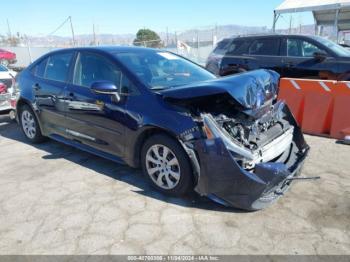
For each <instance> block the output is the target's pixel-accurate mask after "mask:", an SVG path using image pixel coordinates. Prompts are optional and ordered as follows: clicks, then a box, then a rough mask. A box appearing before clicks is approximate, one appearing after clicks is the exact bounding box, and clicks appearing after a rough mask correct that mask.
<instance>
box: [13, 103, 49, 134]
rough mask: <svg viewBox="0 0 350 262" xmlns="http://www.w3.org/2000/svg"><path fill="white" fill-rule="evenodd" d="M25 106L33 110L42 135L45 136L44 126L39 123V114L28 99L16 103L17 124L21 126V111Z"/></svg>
mask: <svg viewBox="0 0 350 262" xmlns="http://www.w3.org/2000/svg"><path fill="white" fill-rule="evenodd" d="M24 105H26V106H29V108H30V109H32V111H33V113H34V115H35V117H36V119H37V122H38V123H39V128H40V131H41V133H42V134H43V128H42V125H41V122H40V121H39V117H38V114H37V111H36V110H35V108H34V107H33V105H32V103H31V102H30V101H28V100H27V99H25V98H23V97H21V98H19V99H18V101H17V103H16V119H17V122H18V123H19V124H20V116H19V114H20V111H21V107H23V106H24Z"/></svg>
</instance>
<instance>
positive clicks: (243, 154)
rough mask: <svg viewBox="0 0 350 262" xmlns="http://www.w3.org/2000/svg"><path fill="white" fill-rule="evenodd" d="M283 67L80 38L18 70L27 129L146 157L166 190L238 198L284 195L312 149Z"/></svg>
mask: <svg viewBox="0 0 350 262" xmlns="http://www.w3.org/2000/svg"><path fill="white" fill-rule="evenodd" d="M278 81H279V76H278V74H277V73H275V72H273V71H267V70H259V71H255V72H249V73H246V74H242V75H239V76H233V77H227V78H222V79H220V78H216V77H215V76H214V75H213V74H211V73H210V72H208V71H207V70H205V69H203V68H202V67H200V66H198V65H196V64H194V63H192V62H190V61H188V60H186V59H183V58H182V57H180V56H177V55H175V54H172V53H169V52H166V51H161V50H159V49H146V48H136V47H109V48H107V47H99V48H75V49H66V50H60V51H54V52H52V53H49V54H47V55H45V56H43V57H42V58H40V59H39V60H37V61H36V62H34V63H33V64H32V65H30V66H29V67H28V68H27V69H25V70H24V71H22V72H21V74H20V76H19V77H18V85H19V88H20V90H21V93H20V97H19V100H18V104H17V111H18V118H19V123H20V125H21V128H22V130H23V133H24V135H25V136H26V138H27V139H28V140H29V141H31V142H33V143H37V142H42V141H43V140H44V138H45V137H50V138H52V139H54V140H57V141H60V142H63V143H66V144H68V145H72V146H74V147H77V148H80V149H82V150H85V151H88V152H91V153H94V154H96V155H99V156H102V157H105V158H108V159H111V160H114V161H122V162H125V163H127V164H128V165H130V166H132V167H142V169H143V172H144V174H145V175H146V177H147V178H148V179H149V181H150V183H152V185H153V186H154V187H156V188H157V189H158V190H160V191H162V192H164V193H167V194H170V195H173V196H180V195H183V194H185V193H187V192H189V191H191V190H193V188H195V190H196V191H197V192H198V193H199V194H201V195H204V196H208V197H209V198H211V199H213V200H215V201H217V202H219V203H222V204H225V205H230V206H234V207H238V208H241V209H248V210H257V209H262V208H264V207H266V206H267V205H269V204H271V203H273V202H274V201H276V200H277V199H278V198H279V197H280V196H282V195H283V193H284V192H285V191H286V190H287V189H288V188H289V186H290V185H291V183H292V181H293V179H294V178H295V176H298V175H299V174H300V172H301V168H302V166H303V162H304V160H305V157H306V155H307V152H308V146H307V144H306V143H305V141H304V138H303V135H302V133H301V130H300V128H299V127H298V126H297V124H296V122H295V120H294V118H293V116H292V114H291V113H290V111H289V109H288V107H287V105H285V104H284V103H283V102H281V101H277V99H276V97H277V89H278Z"/></svg>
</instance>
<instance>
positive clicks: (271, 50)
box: [249, 38, 280, 55]
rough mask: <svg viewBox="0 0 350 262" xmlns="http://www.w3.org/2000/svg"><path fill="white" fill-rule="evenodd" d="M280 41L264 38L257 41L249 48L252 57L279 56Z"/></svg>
mask: <svg viewBox="0 0 350 262" xmlns="http://www.w3.org/2000/svg"><path fill="white" fill-rule="evenodd" d="M279 43H280V41H279V39H276V38H263V39H259V40H255V41H254V43H253V44H252V46H251V47H250V48H249V54H250V55H278V52H279Z"/></svg>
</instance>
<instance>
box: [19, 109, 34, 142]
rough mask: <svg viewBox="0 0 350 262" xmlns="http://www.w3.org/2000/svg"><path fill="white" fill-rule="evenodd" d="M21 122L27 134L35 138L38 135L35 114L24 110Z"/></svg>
mask: <svg viewBox="0 0 350 262" xmlns="http://www.w3.org/2000/svg"><path fill="white" fill-rule="evenodd" d="M21 123H22V128H23V131H24V133H25V135H26V136H27V137H28V138H30V139H33V138H34V137H35V135H36V124H35V119H34V116H33V114H32V113H31V112H29V111H27V110H24V111H23V112H22V115H21Z"/></svg>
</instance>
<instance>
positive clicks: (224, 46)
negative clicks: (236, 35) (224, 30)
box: [213, 39, 231, 55]
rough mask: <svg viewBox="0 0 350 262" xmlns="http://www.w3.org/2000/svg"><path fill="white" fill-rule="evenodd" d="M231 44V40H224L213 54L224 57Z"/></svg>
mask: <svg viewBox="0 0 350 262" xmlns="http://www.w3.org/2000/svg"><path fill="white" fill-rule="evenodd" d="M230 43H231V39H224V40H222V41H220V42H219V43H218V44H217V46H216V47H215V49H214V51H213V53H214V54H216V55H224V54H225V53H226V52H227V49H228V47H229V45H230Z"/></svg>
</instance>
